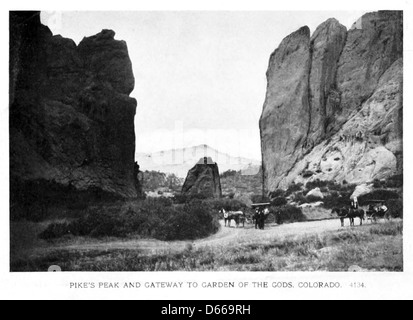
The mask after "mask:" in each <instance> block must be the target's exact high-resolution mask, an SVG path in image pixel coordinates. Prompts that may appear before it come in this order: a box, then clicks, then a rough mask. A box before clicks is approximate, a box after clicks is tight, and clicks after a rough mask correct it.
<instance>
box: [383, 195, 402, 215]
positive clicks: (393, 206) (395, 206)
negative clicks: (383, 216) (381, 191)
mask: <svg viewBox="0 0 413 320" xmlns="http://www.w3.org/2000/svg"><path fill="white" fill-rule="evenodd" d="M387 207H388V208H389V211H390V216H391V217H392V218H403V200H401V199H397V200H393V199H392V200H388V201H387Z"/></svg>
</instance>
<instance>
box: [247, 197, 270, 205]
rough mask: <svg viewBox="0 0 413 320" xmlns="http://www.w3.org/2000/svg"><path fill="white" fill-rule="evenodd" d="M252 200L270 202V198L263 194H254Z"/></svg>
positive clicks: (253, 201)
mask: <svg viewBox="0 0 413 320" xmlns="http://www.w3.org/2000/svg"><path fill="white" fill-rule="evenodd" d="M251 201H252V203H268V202H270V199H269V198H268V197H265V196H262V195H252V196H251Z"/></svg>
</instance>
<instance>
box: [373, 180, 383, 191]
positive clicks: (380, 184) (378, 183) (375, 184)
mask: <svg viewBox="0 0 413 320" xmlns="http://www.w3.org/2000/svg"><path fill="white" fill-rule="evenodd" d="M373 187H374V188H375V189H381V188H385V187H386V182H385V181H380V180H378V179H376V180H374V181H373Z"/></svg>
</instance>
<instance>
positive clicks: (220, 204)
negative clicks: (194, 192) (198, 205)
mask: <svg viewBox="0 0 413 320" xmlns="http://www.w3.org/2000/svg"><path fill="white" fill-rule="evenodd" d="M204 203H205V204H209V205H210V206H211V208H212V209H213V210H214V212H218V211H219V210H221V209H225V210H226V211H239V210H245V209H246V208H247V205H246V204H245V203H243V202H242V201H240V200H234V199H214V200H208V201H205V202H204Z"/></svg>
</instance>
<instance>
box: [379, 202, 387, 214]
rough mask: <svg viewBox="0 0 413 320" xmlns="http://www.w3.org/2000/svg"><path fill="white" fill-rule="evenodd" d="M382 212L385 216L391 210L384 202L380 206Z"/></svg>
mask: <svg viewBox="0 0 413 320" xmlns="http://www.w3.org/2000/svg"><path fill="white" fill-rule="evenodd" d="M380 210H381V212H382V213H383V214H385V213H386V212H387V211H388V210H389V209H388V208H387V206H386V204H385V203H384V202H383V203H382V204H381V206H380Z"/></svg>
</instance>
